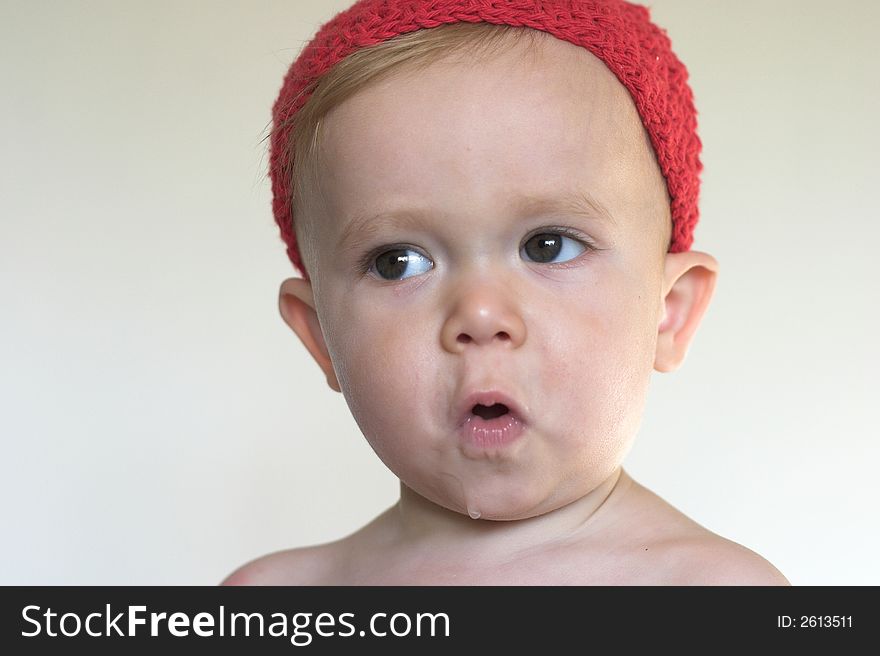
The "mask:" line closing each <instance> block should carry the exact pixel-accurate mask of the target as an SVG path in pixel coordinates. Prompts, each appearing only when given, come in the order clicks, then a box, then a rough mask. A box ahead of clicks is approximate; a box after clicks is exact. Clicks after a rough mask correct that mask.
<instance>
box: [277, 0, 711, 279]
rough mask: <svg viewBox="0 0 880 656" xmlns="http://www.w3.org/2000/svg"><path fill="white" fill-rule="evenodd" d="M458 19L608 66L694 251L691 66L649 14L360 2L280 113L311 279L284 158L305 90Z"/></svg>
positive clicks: (291, 77)
mask: <svg viewBox="0 0 880 656" xmlns="http://www.w3.org/2000/svg"><path fill="white" fill-rule="evenodd" d="M460 21H467V22H471V23H477V22H489V23H496V24H507V25H515V26H524V27H530V28H533V29H536V30H542V31H544V32H549V33H550V34H552V35H553V36H555V37H557V38H559V39H563V40H565V41H568V42H569V43H573V44H574V45H577V46H581V47H583V48H586V49H587V50H588V51H590V52H591V53H592V54H594V55H595V56H596V57H598V58H599V59H601V60H602V61H603V62H604V63H605V65H606V66H607V67H608V68H609V69H610V70H611V72H612V73H614V75H615V76H617V79H618V80H620V82H621V83H622V84H623V85H624V86H625V87H626V88H627V90H628V91H629V93H630V95H631V96H632V99H633V101H634V103H635V106H636V109H637V110H638V112H639V116H640V117H641V119H642V123H643V125H644V126H645V129H646V130H647V132H648V135H649V136H650V139H651V144H652V145H653V147H654V153H655V155H656V158H657V163H658V164H659V166H660V170H661V171H662V173H663V176H664V177H665V179H666V185H667V189H668V191H669V196H670V198H671V201H672V202H671V207H670V210H671V215H672V236H671V239H670V246H669V252H673V253H674V252H681V251H686V250H689V249H690V247H691V244H692V243H693V230H694V227H695V226H696V224H697V220H698V218H699V210H698V207H697V200H698V196H699V189H700V172H701V171H702V163H701V161H700V151H701V148H702V144H701V142H700V139H699V137H698V136H697V131H696V130H697V120H696V110H695V108H694V102H693V93H692V92H691V89H690V87H689V86H688V83H687V79H688V72H687V69H686V68H685V66H684V64H682V63H681V61H679V59H678V57H676V55H675V54H674V53H673V52H672V46H671V43H670V40H669V37H668V36H667V34H666V32H665V30H663V29H661V28H659V27H657V26H656V25H654V24H653V23H652V22H651V20H650V14H649V11H648V9H647V8H646V7H643V6H641V5H635V4H631V3H629V2H625V1H624V0H509V1H507V2H505V1H503V0H359V1H358V2H356V3H355V4H354V5H352V6H351V7H350V8H349V9H346V10H345V11H342V12H340V13H338V14H336V16H334V17H333V18H332V19H330V20H329V21H328V22H326V23H324V24H323V25H322V26H321V27H320V29H319V30H318V32H317V33H316V34H315V36H314V38H313V39H312V40H311V41H310V42H309V43H308V44H307V45H306V46H305V48H303V50H302V52H301V53H300V55H299V57H297V59H296V61H294V62H293V64H292V65H291V66H290V68H289V70H288V71H287V74H286V75H285V77H284V82H283V84H282V87H281V92H280V93H279V95H278V98H277V99H276V101H275V103H274V105H273V107H272V119H273V131H272V134H271V141H270V145H269V155H270V171H269V173H270V177H271V180H272V195H273V200H272V211H273V213H274V215H275V221H276V222H277V223H278V226H279V227H280V229H281V238H282V239H283V240H284V242H285V243H286V244H287V254H288V257H289V258H290V260H291V262H292V263H293V264H294V266H295V267H296V268H297V269H299V270H300V271H301V272H302V274H303V275H304V276H305V279H306V280H308V279H309V275H308V272H307V271H306V270H305V266H304V265H303V262H302V256H301V255H300V252H299V248H298V246H297V242H296V234H295V232H294V228H293V226H294V223H293V222H294V221H295V217H294V216H293V215H292V207H291V187H292V180H291V176H292V169H291V167H292V166H293V164H292V162H287V161H284V159H285V154H286V148H287V144H288V141H289V139H290V128H289V127H286V128H285V127H282V126H283V125H284V124H285V122H286V121H287V120H288V119H289V118H290V117H292V116H293V115H294V114H296V112H297V111H299V109H300V108H301V107H302V106H303V105H304V104H305V102H306V101H307V100H308V97H309V96H308V94H305V93H303V90H304V89H305V88H306V86H307V85H309V84H310V83H312V82H313V81H315V80H316V79H317V78H319V77H321V76H322V75H324V74H325V73H326V72H327V71H328V70H330V69H331V68H332V67H333V65H334V64H336V63H337V62H339V61H340V60H342V59H344V58H345V57H347V56H348V55H349V54H351V53H352V52H354V51H356V50H359V49H361V48H365V47H368V46H371V45H374V44H377V43H380V42H382V41H385V40H387V39H390V38H392V37H394V36H397V35H399V34H404V33H406V32H412V31H414V30H419V29H423V28H431V27H437V26H438V25H443V24H445V23H455V22H460Z"/></svg>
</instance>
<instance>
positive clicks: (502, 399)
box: [455, 388, 531, 427]
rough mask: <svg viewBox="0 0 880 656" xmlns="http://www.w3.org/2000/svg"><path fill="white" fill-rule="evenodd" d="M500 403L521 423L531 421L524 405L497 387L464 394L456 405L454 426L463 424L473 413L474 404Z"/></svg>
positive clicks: (488, 404) (490, 404) (489, 404)
mask: <svg viewBox="0 0 880 656" xmlns="http://www.w3.org/2000/svg"><path fill="white" fill-rule="evenodd" d="M496 403H501V404H503V405H505V406H506V407H507V411H508V412H509V413H510V414H512V415H513V416H514V417H516V418H517V419H519V421H520V422H522V423H523V424H529V423H531V418H530V416H529V413H528V410H527V409H526V407H525V406H524V405H523V404H521V403H520V402H519V401H517V400H516V399H515V398H514V397H513V395H512V394H508V393H507V392H505V391H502V390H500V389H498V388H492V389H488V390H479V391H472V392H470V393H468V394H466V395H465V396H464V397H463V398H462V400H461V401H460V402H459V403H458V404H457V405H456V419H455V422H456V426H459V427H460V426H463V425H464V423H465V422H466V421H467V420H468V418H470V417H471V416H472V414H473V408H474V406H475V405H477V404H480V405H484V406H492V405H495V404H496Z"/></svg>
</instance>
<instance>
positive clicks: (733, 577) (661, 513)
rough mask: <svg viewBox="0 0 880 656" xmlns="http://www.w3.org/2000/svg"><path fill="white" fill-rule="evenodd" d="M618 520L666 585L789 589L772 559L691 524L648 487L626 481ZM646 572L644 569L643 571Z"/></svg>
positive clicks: (656, 577) (650, 569)
mask: <svg viewBox="0 0 880 656" xmlns="http://www.w3.org/2000/svg"><path fill="white" fill-rule="evenodd" d="M625 483H626V499H627V501H626V509H625V511H624V512H623V513H622V514H623V519H622V520H621V521H619V522H618V524H620V525H622V526H623V527H624V528H626V529H628V530H627V531H626V537H627V539H628V540H627V541H628V543H629V544H634V545H641V546H638V549H637V551H638V552H640V555H641V556H644V557H645V558H646V559H647V560H642V559H641V558H640V559H639V561H640V562H647V563H649V565H648V568H647V571H648V572H651V574H650V575H649V576H650V579H651V580H652V581H655V582H658V583H662V584H663V585H791V583H789V581H788V579H786V578H785V576H783V574H782V573H781V572H780V571H779V570H778V569H776V567H774V566H773V565H772V564H771V563H770V562H769V561H768V560H766V559H765V558H764V557H762V556H761V555H759V554H757V553H755V552H754V551H752V550H751V549H748V548H747V547H744V546H743V545H741V544H738V543H736V542H734V541H732V540H728V539H727V538H724V537H722V536H720V535H718V534H716V533H713V532H712V531H710V530H709V529H707V528H705V527H704V526H702V525H700V524H699V523H697V522H695V521H694V520H692V519H691V518H690V517H688V516H687V515H685V514H684V513H682V512H681V511H679V510H678V509H677V508H675V507H674V506H672V505H671V504H669V503H668V502H667V501H665V500H664V499H662V498H661V497H659V496H658V495H657V494H655V493H654V492H652V491H651V490H649V489H648V488H646V487H644V486H642V485H640V484H639V483H637V482H635V481H633V480H632V479H631V478H627V479H625ZM641 571H642V572H643V573H644V572H645V570H644V569H642V570H641Z"/></svg>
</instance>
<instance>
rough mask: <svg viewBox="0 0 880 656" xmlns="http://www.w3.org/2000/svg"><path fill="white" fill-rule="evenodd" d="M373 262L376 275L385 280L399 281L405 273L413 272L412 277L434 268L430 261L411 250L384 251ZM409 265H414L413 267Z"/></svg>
mask: <svg viewBox="0 0 880 656" xmlns="http://www.w3.org/2000/svg"><path fill="white" fill-rule="evenodd" d="M374 262H375V269H376V273H378V274H379V276H381V277H382V278H384V279H385V280H400V279H401V276H403V274H404V273H406V272H407V271H414V274H413V275H418V274H419V273H424V272H425V271H429V270H430V269H432V268H433V266H434V265H433V263H432V262H431V260H429V259H428V258H427V257H425V256H424V255H422V254H421V253H419V252H418V251H414V250H413V249H411V248H395V249H393V250H390V251H385V252H383V253H380V254H379V255H378V256H377V257H376V258H375V260H374ZM411 265H415V267H413V266H411ZM406 277H407V278H408V277H409V276H406Z"/></svg>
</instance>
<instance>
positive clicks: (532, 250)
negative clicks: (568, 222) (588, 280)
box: [523, 232, 588, 264]
mask: <svg viewBox="0 0 880 656" xmlns="http://www.w3.org/2000/svg"><path fill="white" fill-rule="evenodd" d="M564 242H568V243H569V244H571V246H568V247H566V245H565V243H564ZM587 248H588V246H587V245H585V244H584V243H583V242H582V241H581V240H579V239H577V238H575V237H573V236H565V235H564V234H560V233H559V232H542V233H540V234H537V235H533V236H532V237H530V238H529V240H528V241H526V243H525V244H523V252H525V253H526V254H527V255H528V256H529V258H531V259H532V260H534V261H535V262H539V263H541V264H546V263H547V262H551V261H553V260H554V258H556V257H557V256H558V255H559V254H560V253H562V252H565V254H566V256H567V257H565V259H563V260H560V261H561V262H567V261H569V260H573V259H574V258H576V257H577V256H578V255H580V254H581V253H583V252H584V251H585V250H587ZM578 249H580V250H578Z"/></svg>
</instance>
